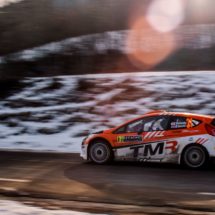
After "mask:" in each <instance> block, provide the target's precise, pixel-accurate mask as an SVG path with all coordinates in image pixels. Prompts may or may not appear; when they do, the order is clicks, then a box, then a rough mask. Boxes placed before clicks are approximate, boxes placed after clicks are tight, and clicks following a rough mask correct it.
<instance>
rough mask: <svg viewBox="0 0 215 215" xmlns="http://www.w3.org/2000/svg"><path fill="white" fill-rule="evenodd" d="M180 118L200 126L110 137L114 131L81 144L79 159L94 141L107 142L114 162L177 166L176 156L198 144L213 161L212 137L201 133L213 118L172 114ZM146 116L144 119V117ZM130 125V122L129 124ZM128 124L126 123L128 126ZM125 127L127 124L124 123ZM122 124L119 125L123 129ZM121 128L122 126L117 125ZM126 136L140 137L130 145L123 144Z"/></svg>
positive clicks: (125, 142)
mask: <svg viewBox="0 0 215 215" xmlns="http://www.w3.org/2000/svg"><path fill="white" fill-rule="evenodd" d="M174 115H176V116H181V117H192V118H194V119H197V120H201V121H202V123H201V124H200V125H198V126H196V127H191V128H182V129H172V130H171V128H170V129H169V130H168V131H165V132H163V133H162V132H143V133H142V134H140V135H138V134H137V133H126V134H114V133H112V132H113V131H114V130H116V129H117V128H119V127H120V126H118V127H116V128H115V129H110V130H106V131H104V133H101V134H97V135H95V136H93V137H92V138H90V139H87V140H85V141H84V145H86V146H84V147H83V146H82V153H81V156H82V157H83V158H84V159H87V150H88V148H89V147H88V144H89V143H90V142H91V141H93V140H95V139H96V138H103V139H105V140H107V141H108V142H109V143H110V145H111V147H112V148H113V151H114V154H115V159H116V160H118V159H120V160H121V159H123V160H139V161H149V162H154V161H158V162H171V163H178V164H179V163H180V156H181V153H182V152H183V149H184V148H185V147H186V146H187V145H189V144H199V145H201V146H203V147H205V149H206V150H207V152H208V154H209V156H210V157H215V137H213V136H211V135H209V134H208V133H207V131H206V129H205V123H208V124H209V123H210V122H211V120H212V119H213V117H210V116H203V115H197V114H193V115H192V114H186V113H185V114H182V113H180V114H177V113H176V114H174ZM147 116H148V115H147ZM131 121H132V120H131ZM131 121H129V122H131ZM127 123H128V122H127ZM125 124H126V123H124V124H123V125H125ZM121 126H122V125H121ZM125 136H126V138H125V140H126V139H127V137H129V136H133V137H135V136H141V138H140V139H136V141H135V138H134V140H133V141H130V140H129V141H124V139H123V137H125ZM133 137H132V138H133Z"/></svg>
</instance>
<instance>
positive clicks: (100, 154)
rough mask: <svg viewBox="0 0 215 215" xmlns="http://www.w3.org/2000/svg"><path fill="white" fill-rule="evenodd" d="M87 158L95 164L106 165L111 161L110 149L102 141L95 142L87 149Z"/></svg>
mask: <svg viewBox="0 0 215 215" xmlns="http://www.w3.org/2000/svg"><path fill="white" fill-rule="evenodd" d="M89 157H90V159H91V161H92V162H94V163H96V164H106V163H108V162H109V161H110V159H111V148H110V146H109V144H108V143H107V142H105V141H103V140H97V141H95V142H94V143H93V144H92V145H91V146H90V148H89Z"/></svg>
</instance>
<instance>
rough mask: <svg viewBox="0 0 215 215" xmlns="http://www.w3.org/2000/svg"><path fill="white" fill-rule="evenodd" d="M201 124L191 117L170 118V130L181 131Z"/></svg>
mask: <svg viewBox="0 0 215 215" xmlns="http://www.w3.org/2000/svg"><path fill="white" fill-rule="evenodd" d="M200 123H201V121H200V120H197V119H193V118H192V117H179V116H173V117H171V122H170V129H171V130H172V129H183V128H193V127H196V126H197V125H199V124H200Z"/></svg>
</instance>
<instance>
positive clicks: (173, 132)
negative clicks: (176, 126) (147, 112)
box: [172, 131, 182, 133]
mask: <svg viewBox="0 0 215 215" xmlns="http://www.w3.org/2000/svg"><path fill="white" fill-rule="evenodd" d="M181 132H182V131H172V133H181Z"/></svg>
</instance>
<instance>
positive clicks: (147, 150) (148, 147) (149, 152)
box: [130, 142, 164, 158]
mask: <svg viewBox="0 0 215 215" xmlns="http://www.w3.org/2000/svg"><path fill="white" fill-rule="evenodd" d="M140 148H144V149H143V156H144V157H149V156H153V155H155V154H157V153H158V154H163V148H164V142H158V143H157V145H156V146H155V148H154V149H153V148H152V144H145V145H138V146H133V147H130V149H133V150H134V153H133V158H137V157H138V155H139V154H138V152H139V149H140Z"/></svg>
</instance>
